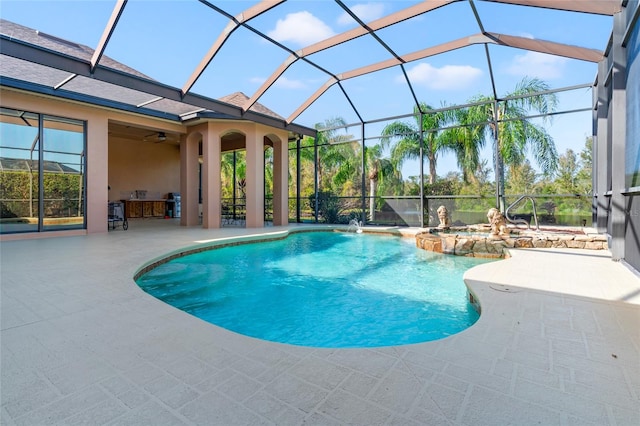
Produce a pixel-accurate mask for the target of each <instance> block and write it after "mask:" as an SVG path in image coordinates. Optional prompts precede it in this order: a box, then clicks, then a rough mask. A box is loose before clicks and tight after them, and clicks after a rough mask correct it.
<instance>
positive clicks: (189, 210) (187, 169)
mask: <svg viewBox="0 0 640 426" xmlns="http://www.w3.org/2000/svg"><path fill="white" fill-rule="evenodd" d="M201 138H202V134H201V133H200V132H198V131H195V132H193V133H190V134H189V135H187V137H186V138H185V139H184V141H182V142H181V143H180V197H181V215H180V225H182V226H196V225H198V224H199V223H200V220H199V218H198V201H199V200H198V198H199V197H198V167H199V165H198V156H199V149H198V148H199V145H200V140H201Z"/></svg>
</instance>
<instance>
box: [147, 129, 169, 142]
mask: <svg viewBox="0 0 640 426" xmlns="http://www.w3.org/2000/svg"><path fill="white" fill-rule="evenodd" d="M167 139H168V137H167V134H166V133H165V132H154V133H151V134H149V135H146V136H145V137H144V138H143V140H144V141H145V142H146V141H153V142H154V143H160V142H164V141H166V140H167Z"/></svg>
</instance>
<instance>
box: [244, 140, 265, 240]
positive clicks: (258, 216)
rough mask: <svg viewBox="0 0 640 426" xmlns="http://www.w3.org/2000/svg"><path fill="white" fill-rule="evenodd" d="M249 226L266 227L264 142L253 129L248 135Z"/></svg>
mask: <svg viewBox="0 0 640 426" xmlns="http://www.w3.org/2000/svg"><path fill="white" fill-rule="evenodd" d="M246 149H247V174H246V183H247V189H246V191H247V225H246V226H247V228H262V227H264V142H263V136H262V134H261V133H260V134H259V133H258V132H257V130H255V129H254V130H253V131H252V132H250V133H248V134H247V136H246Z"/></svg>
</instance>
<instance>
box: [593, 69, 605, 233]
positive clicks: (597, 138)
mask: <svg viewBox="0 0 640 426" xmlns="http://www.w3.org/2000/svg"><path fill="white" fill-rule="evenodd" d="M608 72H609V70H608V69H607V60H606V59H603V60H602V61H600V64H599V65H598V87H597V89H596V96H597V100H596V102H597V106H598V110H597V111H596V125H597V131H596V132H595V134H594V140H593V146H592V149H593V155H592V158H593V171H592V173H593V179H592V181H593V192H594V204H595V205H594V206H593V208H594V210H595V222H596V223H595V226H596V228H597V229H598V232H600V233H603V234H604V233H605V232H606V231H607V220H608V216H609V213H608V210H609V197H607V191H609V182H608V179H607V175H608V173H609V162H608V156H609V154H608V151H609V150H608V146H609V142H608V141H609V130H608V128H609V119H608V117H609V101H608V96H607V95H608V91H609V87H607V86H605V82H606V81H607V73H608Z"/></svg>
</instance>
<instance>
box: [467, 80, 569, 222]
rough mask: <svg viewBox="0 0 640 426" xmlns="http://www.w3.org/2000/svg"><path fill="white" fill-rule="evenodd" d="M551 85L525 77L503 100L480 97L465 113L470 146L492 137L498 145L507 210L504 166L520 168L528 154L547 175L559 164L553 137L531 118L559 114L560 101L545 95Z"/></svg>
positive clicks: (496, 154) (500, 181) (497, 163)
mask: <svg viewBox="0 0 640 426" xmlns="http://www.w3.org/2000/svg"><path fill="white" fill-rule="evenodd" d="M548 90H549V85H548V84H547V83H545V82H544V81H542V80H540V79H537V78H524V79H522V81H520V83H518V84H517V85H516V88H515V90H514V91H513V92H511V93H509V94H507V95H506V96H505V97H504V98H503V99H504V100H501V101H499V102H498V101H496V100H495V99H494V98H493V97H490V96H483V95H480V96H476V97H474V98H472V99H470V100H469V103H471V104H474V105H473V106H471V107H469V108H468V109H467V110H466V112H464V113H461V115H460V117H461V118H462V120H461V122H460V124H463V125H465V126H466V127H468V128H469V130H468V135H467V136H468V138H469V140H468V141H467V143H468V144H469V145H474V144H475V145H478V146H483V145H484V141H485V137H487V136H490V137H491V140H492V142H493V144H494V160H495V174H496V181H497V182H498V184H499V185H497V191H498V203H499V204H500V209H501V210H502V211H504V165H509V166H519V165H521V164H523V163H524V161H525V160H526V153H527V151H531V152H532V153H533V158H534V160H535V161H536V162H537V163H538V165H539V166H540V168H541V169H542V171H543V173H545V174H547V175H549V174H551V173H553V172H554V171H555V169H556V168H557V164H558V153H557V151H556V147H555V144H554V142H553V138H552V137H551V135H549V133H548V132H547V131H546V129H545V128H544V127H543V126H540V125H538V124H535V123H533V122H532V121H531V120H530V119H528V118H527V117H528V116H530V115H532V113H534V114H536V113H537V114H540V115H542V116H543V118H544V117H545V115H546V114H549V113H552V112H554V111H555V109H556V106H557V103H558V101H557V98H556V96H555V94H553V93H545V92H547V91H548Z"/></svg>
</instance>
